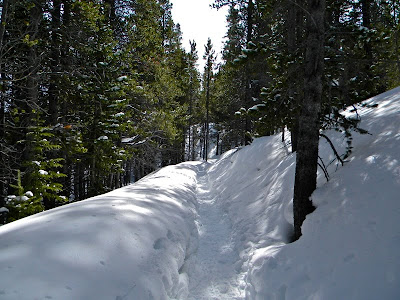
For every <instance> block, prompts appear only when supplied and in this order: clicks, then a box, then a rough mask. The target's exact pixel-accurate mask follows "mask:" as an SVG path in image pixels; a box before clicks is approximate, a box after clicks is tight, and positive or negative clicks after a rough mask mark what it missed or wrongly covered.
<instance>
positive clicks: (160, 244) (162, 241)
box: [153, 237, 167, 250]
mask: <svg viewBox="0 0 400 300" xmlns="http://www.w3.org/2000/svg"><path fill="white" fill-rule="evenodd" d="M153 248H154V249H155V250H160V249H166V248H167V239H166V238H164V237H162V238H159V239H157V240H156V241H155V242H154V244H153Z"/></svg>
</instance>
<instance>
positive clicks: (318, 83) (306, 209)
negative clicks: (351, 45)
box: [293, 0, 325, 240]
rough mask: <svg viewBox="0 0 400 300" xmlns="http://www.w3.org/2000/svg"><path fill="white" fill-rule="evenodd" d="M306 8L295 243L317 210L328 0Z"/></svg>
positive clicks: (314, 1)
mask: <svg viewBox="0 0 400 300" xmlns="http://www.w3.org/2000/svg"><path fill="white" fill-rule="evenodd" d="M307 9H308V15H307V27H306V28H307V48H306V57H305V78H304V101H303V105H302V109H301V113H300V116H299V140H298V143H297V147H298V148H297V155H296V174H295V184H294V196H293V215H294V238H295V239H296V240H297V239H298V238H300V236H301V225H302V224H303V221H304V220H305V218H306V215H307V214H309V213H311V212H312V211H313V210H314V206H313V204H312V201H311V199H310V196H311V194H312V192H313V191H314V190H315V188H316V185H317V166H318V143H319V128H320V124H319V114H320V110H321V98H322V75H323V54H324V14H325V0H308V8H307Z"/></svg>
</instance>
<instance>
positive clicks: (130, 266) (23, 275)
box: [0, 162, 199, 300]
mask: <svg viewBox="0 0 400 300" xmlns="http://www.w3.org/2000/svg"><path fill="white" fill-rule="evenodd" d="M198 165H199V163H196V162H193V163H186V164H185V163H184V164H180V165H178V166H171V167H167V168H164V169H162V170H160V171H159V172H157V173H155V174H152V175H150V176H147V177H145V178H144V179H142V180H141V181H139V182H138V183H136V184H134V185H130V186H127V187H125V188H121V189H118V190H115V191H113V192H110V193H107V194H104V195H101V196H98V197H94V198H91V199H88V200H86V201H82V202H77V203H75V204H71V205H66V206H63V207H60V208H57V209H53V210H50V211H47V212H44V213H40V214H37V215H34V216H31V217H28V218H25V219H22V220H19V221H16V222H13V223H11V224H7V225H5V226H2V227H1V228H0V299H7V300H8V299H65V300H67V299H69V300H71V299H77V300H79V299H85V300H86V299H96V300H100V299H117V300H122V299H138V300H139V299H168V297H170V298H175V297H176V298H179V299H181V298H185V297H186V295H187V293H188V291H187V286H188V282H187V275H186V274H185V272H184V271H182V270H183V269H184V263H185V260H186V258H187V256H189V255H190V254H191V253H193V251H194V250H195V249H196V247H197V246H196V241H197V229H196V227H195V225H194V217H195V211H196V195H195V192H196V174H197V167H198Z"/></svg>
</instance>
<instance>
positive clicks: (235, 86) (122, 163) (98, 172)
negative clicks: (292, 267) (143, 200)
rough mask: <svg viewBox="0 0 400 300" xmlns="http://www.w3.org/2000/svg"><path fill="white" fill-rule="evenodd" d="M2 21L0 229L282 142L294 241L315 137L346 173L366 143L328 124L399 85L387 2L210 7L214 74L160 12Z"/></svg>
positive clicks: (57, 10) (167, 11) (222, 1)
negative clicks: (266, 141) (220, 25)
mask: <svg viewBox="0 0 400 300" xmlns="http://www.w3.org/2000/svg"><path fill="white" fill-rule="evenodd" d="M0 5H1V11H0V14H1V15H0V18H1V23H0V153H1V158H0V207H2V208H1V212H2V214H3V216H4V215H5V217H4V218H3V220H2V221H3V223H6V222H12V221H14V220H17V219H20V218H23V217H25V216H29V215H32V214H35V213H38V212H41V211H43V210H48V209H51V208H54V207H57V206H61V205H63V204H66V203H70V202H75V201H79V200H83V199H86V198H88V197H92V196H95V195H99V194H102V193H105V192H108V191H111V190H113V189H116V188H119V187H122V186H124V185H127V184H129V183H131V182H134V181H137V180H139V179H140V178H142V177H144V176H145V175H147V174H149V173H151V172H153V171H155V170H157V169H159V168H161V167H163V166H167V165H170V164H176V163H179V162H182V161H186V160H194V159H197V158H199V157H200V158H203V159H204V160H207V157H208V154H209V153H208V152H209V150H210V144H211V141H212V143H213V144H216V145H217V151H216V154H217V155H218V154H221V153H222V152H224V151H226V150H229V149H231V148H234V147H239V146H243V145H248V144H250V143H251V142H252V140H253V139H254V138H255V137H260V136H266V135H271V134H274V133H277V132H281V133H282V138H284V135H285V134H290V137H291V145H292V149H293V151H297V161H296V164H297V169H296V179H295V188H294V193H295V196H294V197H295V202H294V209H295V215H296V199H300V200H299V201H300V202H298V203H300V204H299V206H298V214H299V220H300V225H301V222H302V220H301V218H302V217H301V215H303V217H305V213H308V212H310V211H312V209H313V207H312V204H310V203H307V201H308V200H307V199H308V197H309V196H310V195H311V193H312V191H313V190H314V189H315V182H314V183H313V182H312V181H313V180H314V181H315V178H313V175H311V176H310V174H315V173H316V169H317V168H321V169H324V162H323V161H322V160H319V158H318V140H319V138H320V129H332V128H334V129H336V130H338V131H341V132H343V133H344V134H345V135H346V137H347V145H348V146H347V152H346V155H345V156H342V157H339V156H338V157H337V159H338V161H341V162H343V160H345V159H346V156H347V155H349V154H350V153H351V151H352V132H354V131H357V132H359V133H366V132H365V131H364V130H363V129H362V128H359V127H358V120H357V119H351V118H347V119H346V118H345V117H344V116H343V115H341V114H339V111H340V110H342V109H344V108H345V107H348V106H351V105H353V104H355V103H357V102H359V101H361V100H364V99H366V98H368V97H370V96H373V95H376V94H379V93H382V92H384V91H386V90H388V89H390V88H393V87H396V86H398V85H400V40H399V39H400V3H399V2H398V1H396V0H284V1H277V0H215V3H214V7H215V9H218V8H219V7H222V6H228V7H229V12H228V15H227V24H228V25H227V33H226V42H225V45H224V49H223V51H222V53H221V55H222V63H218V64H217V62H216V55H219V53H216V51H215V49H213V45H212V41H211V40H209V41H208V43H207V44H206V45H197V44H196V42H195V41H191V51H189V52H187V51H185V49H184V47H183V46H182V43H181V28H180V26H179V24H175V23H174V21H173V19H172V15H171V10H172V9H173V7H172V5H171V3H170V2H169V1H168V0H86V1H83V0H2V1H0ZM204 22H207V20H204ZM200 25H201V24H199V26H200ZM199 59H203V60H205V62H206V63H205V67H204V70H200V71H199V70H198V68H197V66H198V61H199ZM321 137H322V138H327V137H326V136H325V137H324V136H321ZM332 147H333V148H334V145H332ZM310 152H311V153H310ZM299 166H300V167H299ZM301 170H304V172H301ZM315 176H316V175H315ZM315 176H314V177H315ZM296 186H297V188H296ZM302 199H303V200H302ZM304 199H306V200H304ZM302 201H303V202H302ZM304 201H305V202H304ZM304 207H305V208H304ZM303 210H304V211H303ZM5 212H6V214H5ZM295 220H296V217H295ZM298 227H300V226H298ZM295 228H296V224H295ZM295 235H297V237H299V235H301V232H297V233H296V230H295Z"/></svg>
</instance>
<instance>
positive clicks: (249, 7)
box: [244, 0, 254, 145]
mask: <svg viewBox="0 0 400 300" xmlns="http://www.w3.org/2000/svg"><path fill="white" fill-rule="evenodd" d="M253 10H254V3H253V0H249V3H248V4H247V35H246V42H247V44H248V43H249V42H250V41H251V39H252V38H253ZM245 71H246V75H245V84H246V85H245V92H244V97H245V100H244V101H245V107H246V109H248V108H250V107H251V106H252V95H251V78H250V68H249V66H248V64H247V65H246V69H245ZM244 125H245V126H244V144H245V145H250V144H251V137H250V135H249V134H248V133H249V132H251V131H252V123H251V119H250V117H249V116H248V115H247V114H246V117H245V122H244Z"/></svg>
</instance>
